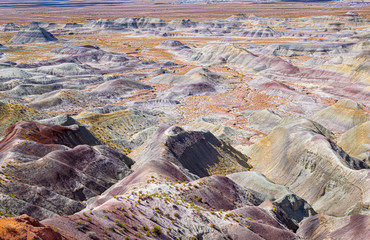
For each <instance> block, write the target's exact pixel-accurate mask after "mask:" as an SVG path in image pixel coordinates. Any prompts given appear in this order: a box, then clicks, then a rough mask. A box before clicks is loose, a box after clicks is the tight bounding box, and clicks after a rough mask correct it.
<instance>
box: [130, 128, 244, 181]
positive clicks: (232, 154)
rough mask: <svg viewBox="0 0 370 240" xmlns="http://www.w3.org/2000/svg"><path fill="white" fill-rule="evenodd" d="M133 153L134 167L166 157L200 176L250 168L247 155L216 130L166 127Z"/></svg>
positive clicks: (167, 159)
mask: <svg viewBox="0 0 370 240" xmlns="http://www.w3.org/2000/svg"><path fill="white" fill-rule="evenodd" d="M131 155H132V157H133V158H134V159H136V163H135V165H134V169H137V168H138V167H140V166H141V165H143V164H144V163H145V162H148V161H150V160H152V159H165V160H166V161H169V162H172V163H174V164H176V165H178V166H180V168H181V169H183V170H185V169H187V170H188V171H189V172H190V173H192V174H195V175H196V176H198V177H204V176H209V175H211V174H225V173H226V174H227V173H232V172H237V171H243V170H247V169H249V168H250V166H249V165H248V163H247V158H246V157H245V156H244V155H243V154H241V153H240V152H238V151H237V150H236V149H234V148H233V147H231V146H230V145H228V144H226V143H225V142H223V141H221V140H218V139H217V138H216V137H215V136H214V135H213V134H212V133H210V132H196V131H189V132H186V131H185V130H184V129H182V128H181V127H177V126H173V127H169V126H162V127H161V128H160V129H159V130H158V131H157V132H156V133H155V134H154V135H153V136H152V137H151V138H150V139H148V140H147V141H146V143H144V144H143V146H141V147H140V148H139V149H137V150H135V151H134V152H133V153H132V154H131Z"/></svg>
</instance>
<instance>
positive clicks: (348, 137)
mask: <svg viewBox="0 0 370 240" xmlns="http://www.w3.org/2000/svg"><path fill="white" fill-rule="evenodd" d="M338 145H339V146H340V147H341V148H343V150H344V151H346V152H347V153H348V154H349V155H351V156H353V157H355V158H358V159H361V160H363V161H365V162H366V163H367V164H368V165H370V121H367V122H364V123H362V124H359V125H356V126H354V127H353V128H351V129H349V130H348V131H346V132H345V133H343V134H342V136H341V137H340V138H339V140H338Z"/></svg>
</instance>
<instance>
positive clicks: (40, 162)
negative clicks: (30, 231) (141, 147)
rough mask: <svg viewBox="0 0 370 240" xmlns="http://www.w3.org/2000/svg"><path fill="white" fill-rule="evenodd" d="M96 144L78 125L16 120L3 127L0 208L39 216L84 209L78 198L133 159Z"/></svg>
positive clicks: (96, 190) (110, 180)
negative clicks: (7, 126)
mask: <svg viewBox="0 0 370 240" xmlns="http://www.w3.org/2000/svg"><path fill="white" fill-rule="evenodd" d="M97 144H99V142H98V141H97V140H96V139H95V138H94V137H93V136H92V135H91V134H90V133H89V132H87V131H81V130H80V127H79V126H78V125H71V126H68V127H65V126H59V125H51V124H42V123H37V122H19V123H17V124H14V125H12V126H10V127H9V128H7V129H6V130H5V137H4V138H3V139H2V141H1V142H0V159H1V166H2V170H1V176H2V178H1V179H2V185H1V190H2V194H1V202H2V207H1V209H2V211H4V212H6V213H13V214H14V213H16V214H19V213H27V214H29V215H31V216H34V217H37V218H39V219H44V218H47V217H51V216H55V215H60V214H72V213H74V212H76V211H79V210H81V209H83V208H84V203H83V201H86V200H87V199H88V198H91V197H93V196H96V195H99V194H101V193H103V192H104V191H105V190H106V189H107V188H109V187H110V186H111V185H112V184H114V183H115V182H117V180H119V179H121V178H123V177H124V176H126V175H128V174H129V173H131V171H130V169H129V167H130V166H131V165H132V164H133V162H132V160H131V159H129V158H128V157H126V156H125V155H123V154H121V153H119V152H117V151H115V150H113V149H110V148H108V147H105V146H102V145H97ZM90 145H92V146H90ZM94 145H95V146H94ZM36 149H37V150H36ZM11 199H14V200H13V201H12V200H11ZM44 199H48V201H45V200H44Z"/></svg>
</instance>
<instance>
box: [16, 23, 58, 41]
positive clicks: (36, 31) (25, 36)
mask: <svg viewBox="0 0 370 240" xmlns="http://www.w3.org/2000/svg"><path fill="white" fill-rule="evenodd" d="M55 41H58V39H57V38H56V37H54V36H53V34H51V33H50V32H48V31H46V30H45V29H43V28H40V27H35V28H29V29H25V30H21V31H19V32H18V33H17V34H16V35H15V36H14V37H13V38H12V39H10V41H9V43H45V42H55Z"/></svg>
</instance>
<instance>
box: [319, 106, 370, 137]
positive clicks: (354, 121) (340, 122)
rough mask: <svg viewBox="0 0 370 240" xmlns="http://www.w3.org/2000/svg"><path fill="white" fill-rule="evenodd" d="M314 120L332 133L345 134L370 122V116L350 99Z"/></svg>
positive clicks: (329, 108)
mask: <svg viewBox="0 0 370 240" xmlns="http://www.w3.org/2000/svg"><path fill="white" fill-rule="evenodd" d="M312 120H314V121H316V122H318V123H320V124H321V125H323V126H324V127H326V128H327V129H329V130H330V131H333V132H336V133H343V132H345V131H347V130H349V129H350V128H352V127H354V126H356V125H358V124H361V123H364V122H366V121H369V120H370V114H369V113H367V112H366V111H364V110H363V109H362V108H361V107H360V105H359V104H358V103H356V102H354V101H352V100H350V99H341V100H339V101H338V102H336V103H335V104H333V105H332V106H330V107H328V108H325V109H323V110H321V111H319V112H317V113H316V114H315V115H313V117H312Z"/></svg>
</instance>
